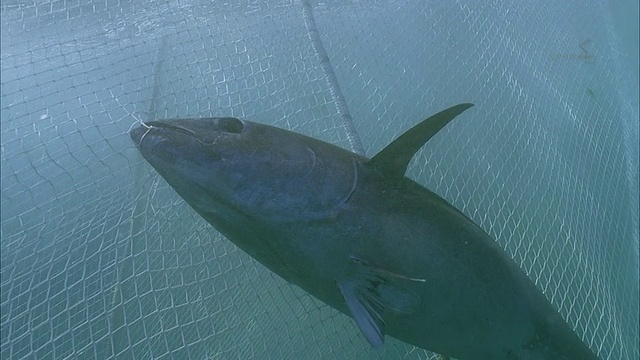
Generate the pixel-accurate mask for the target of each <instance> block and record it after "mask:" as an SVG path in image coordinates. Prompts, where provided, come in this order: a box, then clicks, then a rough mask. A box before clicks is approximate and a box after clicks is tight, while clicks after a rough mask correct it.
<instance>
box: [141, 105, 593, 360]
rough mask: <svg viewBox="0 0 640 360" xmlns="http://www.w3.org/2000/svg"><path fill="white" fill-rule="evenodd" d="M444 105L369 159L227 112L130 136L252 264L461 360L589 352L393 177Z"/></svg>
mask: <svg viewBox="0 0 640 360" xmlns="http://www.w3.org/2000/svg"><path fill="white" fill-rule="evenodd" d="M470 106H471V104H460V105H456V106H454V107H451V108H449V109H446V110H444V111H442V112H440V113H438V114H436V115H434V116H432V117H430V118H428V119H426V120H425V121H423V122H421V123H419V124H418V125H416V126H415V127H413V128H412V129H410V130H408V131H407V132H406V133H404V134H403V135H401V136H400V137H399V138H397V139H396V140H395V141H394V142H392V143H391V144H389V145H388V146H387V147H386V148H385V149H383V150H382V151H381V152H380V153H378V154H377V155H376V156H374V157H373V158H372V159H368V158H366V157H363V156H360V155H357V154H354V153H352V152H350V151H347V150H344V149H342V148H339V147H336V146H334V145H331V144H328V143H326V142H322V141H319V140H317V139H313V138H310V137H307V136H304V135H301V134H297V133H294V132H291V131H287V130H283V129H279V128H276V127H272V126H268V125H263V124H258V123H253V122H250V121H246V120H240V119H235V118H208V119H173V120H162V121H151V122H148V123H146V124H144V126H140V127H138V128H135V129H134V130H132V132H131V138H132V139H133V141H134V142H135V143H136V146H137V147H138V149H139V150H140V152H141V153H142V155H143V157H144V158H145V159H146V160H147V161H148V162H149V163H150V164H151V165H152V166H153V167H154V168H155V169H156V170H157V171H158V173H159V174H160V175H162V177H163V178H164V179H166V181H167V182H168V183H169V184H170V185H171V186H172V187H173V188H174V189H175V190H176V191H177V192H178V194H180V196H181V197H182V198H184V200H185V201H186V202H187V203H188V204H189V205H190V206H191V207H192V208H193V209H194V210H195V211H196V212H198V214H200V215H201V216H202V217H203V218H204V219H205V220H206V221H208V222H209V223H210V224H211V225H213V226H214V227H215V228H216V229H218V230H219V231H220V232H221V233H222V234H223V235H224V236H225V237H227V238H228V239H229V240H231V241H232V242H234V243H235V244H236V245H237V246H238V247H240V248H241V249H242V250H244V251H245V252H246V253H248V254H249V255H250V256H252V257H254V258H255V259H256V260H258V261H259V262H260V263H262V264H263V265H265V266H266V267H268V268H269V269H270V270H272V271H273V272H275V273H276V274H278V275H279V276H281V277H282V278H283V279H285V280H287V281H288V282H290V283H293V284H295V285H297V286H299V287H301V288H302V289H304V290H305V291H307V292H309V293H310V294H311V295H313V296H314V297H316V298H318V299H319V300H321V301H323V302H325V303H326V304H328V305H330V306H331V307H333V308H335V309H337V310H339V311H341V312H343V313H345V314H346V315H348V316H351V317H352V318H353V319H354V320H355V322H356V324H357V326H358V327H359V329H360V330H361V332H362V334H363V335H364V337H365V338H366V339H367V341H368V342H369V343H370V344H371V345H372V346H374V347H376V348H380V347H382V346H383V342H384V336H385V334H388V335H390V336H393V337H395V338H397V339H400V340H402V341H405V342H407V343H410V344H413V345H415V346H419V347H421V348H424V349H427V350H431V351H434V352H437V353H440V354H442V355H443V356H450V357H455V358H457V359H460V360H465V359H473V360H476V359H522V360H534V359H535V360H537V359H567V360H568V359H576V360H578V359H580V360H588V359H597V357H596V355H595V354H594V353H593V352H592V351H591V350H590V349H589V348H588V347H587V346H586V345H585V344H584V343H583V342H582V341H581V340H580V338H579V337H578V336H577V335H576V334H575V333H574V332H573V330H572V329H571V328H570V327H569V326H568V325H567V324H566V322H565V321H564V319H563V318H562V317H561V316H560V315H559V314H558V312H557V310H556V309H555V308H554V307H553V306H552V304H551V303H550V302H549V301H548V300H547V299H546V298H545V296H544V295H543V294H542V293H541V292H540V290H539V289H538V288H537V287H536V286H535V284H533V283H532V282H531V280H530V279H529V278H528V277H527V275H526V274H525V273H524V272H523V271H522V270H521V269H520V268H519V267H518V266H517V265H516V263H515V262H514V261H513V260H512V259H511V258H510V257H509V256H508V255H507V254H506V253H505V252H504V251H503V249H501V248H500V247H499V246H498V245H497V244H496V243H495V241H494V240H493V239H492V238H491V237H490V236H489V235H487V233H486V232H484V231H483V230H482V229H481V228H480V227H479V226H477V225H476V224H475V223H474V222H473V221H471V220H470V219H469V218H468V217H467V216H466V215H465V214H463V213H462V212H460V211H458V210H457V209H456V208H455V207H453V206H452V205H451V204H449V203H448V202H447V201H446V200H444V199H443V198H441V197H440V196H438V195H437V194H435V193H433V192H431V191H430V190H428V189H426V188H425V187H423V186H421V185H419V184H418V183H416V182H414V181H412V180H410V179H409V178H407V177H405V176H404V175H405V171H406V168H407V166H408V164H409V161H410V160H411V158H412V157H413V156H414V154H415V152H416V151H417V150H418V149H420V147H422V146H423V145H424V144H425V143H426V142H427V141H428V140H429V139H430V138H431V137H432V136H434V135H435V134H436V133H437V132H438V131H439V130H440V129H442V128H443V127H444V126H445V125H446V124H447V123H448V122H449V121H451V120H452V119H453V118H455V117H456V116H458V115H459V114H460V113H462V112H463V111H465V110H466V109H468V108H469V107H470Z"/></svg>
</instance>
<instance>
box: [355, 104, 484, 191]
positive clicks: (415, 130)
mask: <svg viewBox="0 0 640 360" xmlns="http://www.w3.org/2000/svg"><path fill="white" fill-rule="evenodd" d="M472 106H473V104H458V105H456V106H452V107H450V108H448V109H446V110H443V111H441V112H439V113H437V114H435V115H433V116H431V117H429V118H428V119H426V120H424V121H422V122H421V123H419V124H418V125H416V126H414V127H412V128H411V129H409V130H407V131H406V132H405V133H404V134H402V135H400V136H399V137H398V138H397V139H395V140H394V141H392V142H391V144H389V145H387V147H385V148H384V149H382V151H380V152H379V153H378V154H376V156H374V157H373V158H372V159H371V160H369V162H368V165H369V166H370V167H372V168H374V169H375V170H376V171H378V172H379V173H380V174H382V175H383V176H384V177H385V178H388V179H399V178H401V177H403V176H404V173H405V172H406V171H407V166H409V162H410V161H411V159H412V158H413V155H415V153H416V152H417V151H418V150H420V148H421V147H422V146H423V145H424V144H425V143H426V142H427V141H429V139H431V137H433V135H435V134H437V133H438V131H440V129H442V128H443V127H445V125H447V124H448V123H449V121H451V120H453V119H454V118H455V117H456V116H458V115H460V114H461V113H462V112H463V111H465V110H467V109H468V108H470V107H472Z"/></svg>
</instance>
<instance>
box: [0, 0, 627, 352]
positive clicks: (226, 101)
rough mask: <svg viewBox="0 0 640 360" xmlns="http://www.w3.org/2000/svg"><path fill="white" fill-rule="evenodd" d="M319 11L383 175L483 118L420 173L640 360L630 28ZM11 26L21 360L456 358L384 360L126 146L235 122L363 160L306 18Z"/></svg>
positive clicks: (5, 233)
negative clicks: (387, 159) (149, 135)
mask: <svg viewBox="0 0 640 360" xmlns="http://www.w3.org/2000/svg"><path fill="white" fill-rule="evenodd" d="M311 5H312V8H313V13H314V16H315V21H316V26H317V30H318V35H319V37H320V39H321V40H322V42H323V44H324V47H325V49H326V52H327V55H328V57H329V60H330V63H331V66H332V69H333V71H334V73H335V77H336V79H337V80H338V82H339V87H340V89H341V92H342V94H343V95H344V99H345V101H346V105H347V106H348V108H349V111H350V115H351V119H352V121H353V123H352V126H353V129H355V133H356V135H357V137H358V139H359V140H360V141H361V143H362V144H363V147H364V151H365V152H366V154H367V155H369V156H371V155H373V154H375V153H377V152H378V151H379V150H380V149H382V148H383V147H384V146H385V145H386V144H388V143H389V142H390V141H391V140H392V139H393V138H395V137H396V136H398V135H399V134H401V133H402V132H403V131H404V130H406V129H408V128H409V127H410V126H412V125H414V124H416V123H417V122H419V121H421V120H423V119H424V118H425V117H426V116H427V115H430V114H432V113H434V112H436V111H438V110H440V109H443V108H445V107H447V106H450V105H452V104H456V103H461V102H473V103H474V104H475V107H474V108H473V114H472V116H471V118H470V120H469V119H467V120H469V121H465V122H455V121H454V122H452V123H451V124H450V125H449V126H448V127H447V128H446V129H444V130H443V131H442V134H440V135H438V137H437V138H434V139H433V140H432V141H431V142H430V143H429V145H428V146H427V147H425V148H424V149H423V150H421V151H420V152H419V153H418V154H417V156H416V157H415V158H414V160H413V161H412V163H411V164H410V166H409V171H408V176H409V177H411V178H412V179H415V180H416V181H418V182H419V183H421V184H423V185H425V186H426V187H428V188H429V189H431V190H433V191H434V192H436V193H438V194H440V195H441V196H443V197H444V198H445V199H447V200H448V201H450V202H451V203H452V204H453V205H454V206H456V207H457V208H458V209H460V210H461V211H463V212H464V213H465V214H467V215H468V216H469V217H470V218H471V219H473V220H474V221H475V222H476V223H477V224H479V225H480V226H481V227H482V228H483V229H484V230H486V231H487V232H488V233H489V234H490V235H491V236H492V237H494V238H495V239H496V241H497V242H498V244H500V246H501V247H503V248H504V249H505V250H506V251H507V252H508V253H509V254H510V255H511V256H512V257H513V258H514V260H515V261H516V262H517V263H518V264H519V265H520V266H521V267H522V268H523V269H524V270H525V271H526V273H527V274H528V275H529V276H530V277H531V279H532V281H534V282H535V283H536V284H537V285H538V286H539V288H540V289H541V290H542V291H543V292H544V294H545V295H546V296H547V297H548V298H549V299H550V301H551V302H552V303H553V304H554V305H555V306H557V307H558V308H559V311H560V313H561V314H562V315H563V316H564V318H565V319H566V320H567V322H568V323H569V325H571V326H572V327H573V328H574V329H575V331H576V333H577V334H578V336H580V337H581V338H582V339H583V340H584V342H585V343H586V344H588V345H589V346H590V347H591V348H592V349H594V351H597V353H598V354H599V357H601V358H603V359H637V358H638V357H639V356H640V354H639V348H638V340H639V334H638V319H639V313H638V305H637V304H638V299H639V296H638V293H639V290H638V281H639V280H638V279H639V275H638V271H639V270H638V68H637V51H638V49H637V46H638V45H637V35H635V38H634V35H633V34H634V32H635V34H637V18H635V20H634V19H633V18H629V16H630V15H628V14H630V13H632V12H626V11H620V10H619V9H617V8H615V7H611V6H609V5H607V4H596V5H594V7H593V8H584V7H582V6H580V4H579V3H578V2H573V3H572V2H568V3H563V4H554V5H549V4H545V6H540V4H535V3H531V4H505V3H502V2H498V1H496V2H487V3H482V4H479V3H476V2H456V3H453V2H452V3H448V2H447V3H426V4H423V5H416V4H413V3H411V2H403V1H374V2H370V3H360V2H346V1H345V2H343V1H330V2H319V3H311ZM632 5H633V4H632ZM1 6H2V13H1V15H0V18H1V21H2V22H1V26H2V29H1V30H2V31H0V40H1V41H0V47H1V58H0V59H1V65H0V66H1V71H2V73H1V78H2V79H1V87H0V92H1V94H0V120H1V121H0V135H1V154H0V155H1V175H0V176H1V177H0V180H1V185H2V193H1V211H0V232H1V240H0V261H1V283H0V313H1V314H0V345H1V349H0V358H2V359H29V358H37V359H47V358H51V359H66V358H96V359H109V358H137V359H173V358H177V359H207V358H211V359H218V358H243V359H245V358H257V359H264V358H274V359H284V358H292V359H293V358H335V359H342V358H363V359H364V358H385V359H386V358H420V359H426V358H435V355H434V354H432V353H430V352H428V351H426V350H423V349H418V348H414V347H413V346H410V345H408V344H405V343H402V342H400V341H398V340H395V339H393V338H389V337H387V339H386V343H385V347H384V349H383V350H381V351H375V350H373V349H371V348H370V346H369V344H368V343H367V342H366V340H364V338H363V337H362V335H361V334H360V332H359V330H358V328H357V327H356V325H355V324H354V323H353V321H352V320H351V319H350V318H348V317H346V316H344V315H342V314H340V313H338V312H337V311H335V310H333V309H331V308H330V307H328V306H326V305H325V304H323V303H321V302H319V301H317V300H315V299H313V298H312V297H311V296H310V295H308V294H307V293H305V292H304V291H302V290H300V289H299V288H297V287H295V286H292V285H290V284H288V283H286V282H285V281H283V280H282V279H280V278H278V277H277V276H275V275H273V274H271V273H270V272H269V271H268V270H267V269H266V268H264V267H263V266H262V265H260V264H259V263H257V262H256V261H254V260H253V259H251V258H250V257H249V256H248V255H246V254H244V253H243V252H242V251H240V250H238V249H237V248H236V247H235V246H234V245H232V244H231V243H230V242H229V241H227V240H226V239H225V238H224V237H222V236H221V235H220V234H219V233H218V232H217V231H215V230H214V229H212V228H211V227H210V226H209V225H208V224H207V223H206V222H205V221H203V220H202V219H201V218H200V217H199V216H198V215H197V214H196V213H194V212H193V211H192V210H191V209H190V208H189V207H188V205H187V204H185V203H184V201H182V199H181V198H180V197H179V196H178V195H177V194H176V193H175V192H174V191H173V190H172V189H171V188H170V187H169V186H168V185H167V184H166V183H165V182H164V180H162V178H161V177H160V176H158V175H157V173H156V172H155V171H154V170H153V169H152V168H151V167H150V166H149V165H148V164H147V163H146V162H145V161H144V160H143V159H142V157H141V156H140V154H139V153H138V151H137V150H136V149H135V146H134V144H133V143H132V141H131V139H130V138H129V135H128V132H129V131H130V129H131V128H132V127H133V126H135V125H136V124H137V123H138V122H139V121H141V120H150V119H154V118H178V117H179V118H185V117H211V116H235V117H241V118H246V119H249V120H252V121H256V122H261V123H266V124H271V125H275V126H278V127H282V128H285V129H290V130H293V131H296V132H300V133H303V134H306V135H309V136H312V137H314V138H317V139H320V140H323V141H326V142H330V143H333V144H336V145H339V146H342V147H344V148H347V149H350V150H353V149H352V143H351V142H350V139H349V137H348V133H347V131H346V130H345V127H344V123H343V120H344V118H341V116H340V114H339V113H338V110H336V100H335V98H334V97H333V94H332V92H331V86H329V85H328V83H327V80H326V75H325V73H324V72H323V69H322V66H321V62H320V61H319V58H318V54H317V53H316V51H317V49H315V48H314V47H313V46H312V44H311V42H310V37H309V34H308V33H307V28H306V27H305V19H304V16H303V7H302V4H301V3H299V2H291V3H290V2H271V1H263V2H261V1H245V2H239V3H237V4H211V3H210V2H199V1H190V2H174V1H161V2H153V3H150V4H140V3H139V2H135V1H126V0H124V1H123V0H119V1H110V0H107V1H104V0H103V1H95V2H88V3H86V4H80V3H76V2H60V1H48V2H47V1H45V2H37V3H36V2H28V1H20V2H18V1H3V3H2V5H1ZM634 6H636V8H637V4H635V5H634ZM576 9H579V10H576ZM636 13H637V11H636ZM634 21H635V28H634ZM625 24H631V25H625ZM533 28H535V29H537V30H536V31H535V32H534V31H531V29H533Z"/></svg>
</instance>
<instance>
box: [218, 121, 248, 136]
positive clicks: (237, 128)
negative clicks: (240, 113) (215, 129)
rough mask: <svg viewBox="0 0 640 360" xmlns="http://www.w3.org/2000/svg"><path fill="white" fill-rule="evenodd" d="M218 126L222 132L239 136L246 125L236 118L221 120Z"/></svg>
mask: <svg viewBox="0 0 640 360" xmlns="http://www.w3.org/2000/svg"><path fill="white" fill-rule="evenodd" d="M218 126H219V127H220V130H222V131H226V132H229V133H233V134H239V133H241V132H242V130H244V123H243V122H242V121H240V120H239V119H236V118H220V119H218Z"/></svg>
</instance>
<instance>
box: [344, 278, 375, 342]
mask: <svg viewBox="0 0 640 360" xmlns="http://www.w3.org/2000/svg"><path fill="white" fill-rule="evenodd" d="M338 287H339V288H340V292H341V293H342V296H343V297H344V301H345V302H346V303H347V307H348V308H349V311H350V312H351V316H352V317H353V319H354V320H355V321H356V324H357V325H358V328H360V331H361V332H362V335H364V337H365V338H366V339H367V341H368V342H369V344H371V346H373V347H374V348H376V349H380V348H381V347H382V344H384V325H385V323H384V319H383V318H382V313H383V311H384V305H383V304H382V303H381V302H380V299H379V298H377V297H376V296H372V294H371V293H370V292H368V291H367V290H366V289H362V288H361V287H360V286H359V285H357V284H355V283H353V282H351V281H342V282H338Z"/></svg>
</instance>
